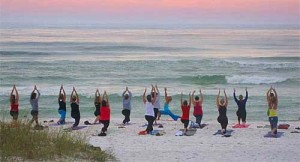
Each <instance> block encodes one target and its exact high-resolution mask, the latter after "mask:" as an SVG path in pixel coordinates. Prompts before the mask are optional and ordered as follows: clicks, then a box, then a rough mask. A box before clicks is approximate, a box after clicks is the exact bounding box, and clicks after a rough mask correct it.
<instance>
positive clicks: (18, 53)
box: [0, 51, 50, 56]
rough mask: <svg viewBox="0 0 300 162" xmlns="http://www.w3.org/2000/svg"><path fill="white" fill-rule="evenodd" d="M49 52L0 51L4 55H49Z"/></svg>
mask: <svg viewBox="0 0 300 162" xmlns="http://www.w3.org/2000/svg"><path fill="white" fill-rule="evenodd" d="M49 54H50V53H47V52H30V51H0V55H2V56H14V55H18V56H19V55H49Z"/></svg>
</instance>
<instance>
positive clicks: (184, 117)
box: [180, 92, 192, 133]
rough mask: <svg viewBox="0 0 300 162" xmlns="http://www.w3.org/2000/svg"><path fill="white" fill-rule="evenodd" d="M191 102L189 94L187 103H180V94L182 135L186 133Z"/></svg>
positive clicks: (185, 101)
mask: <svg viewBox="0 0 300 162" xmlns="http://www.w3.org/2000/svg"><path fill="white" fill-rule="evenodd" d="M191 101H192V97H191V93H189V102H188V101H187V100H184V101H183V102H182V92H181V96H180V105H181V110H182V116H181V122H182V123H183V126H184V131H183V133H185V132H186V131H187V127H188V125H189V122H190V108H191Z"/></svg>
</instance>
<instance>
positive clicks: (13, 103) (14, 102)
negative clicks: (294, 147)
mask: <svg viewBox="0 0 300 162" xmlns="http://www.w3.org/2000/svg"><path fill="white" fill-rule="evenodd" d="M245 90H246V96H245V98H244V97H243V95H239V97H238V99H237V97H236V94H235V89H234V93H233V96H234V100H235V102H236V104H237V106H238V110H237V112H236V115H237V117H238V124H241V123H240V120H242V125H244V124H245V123H246V116H247V113H246V102H247V100H248V91H247V89H245ZM164 91H165V103H164V109H163V110H160V100H159V99H160V91H159V89H158V87H157V85H156V86H153V85H152V89H151V92H150V93H149V94H148V95H146V92H147V89H146V88H145V91H144V93H143V97H142V100H143V102H144V104H145V119H146V121H147V122H148V124H147V128H146V130H145V132H146V133H147V134H150V133H151V131H152V130H153V124H154V123H156V120H159V119H160V117H161V115H170V116H171V117H172V118H173V119H174V120H178V119H179V118H181V122H182V123H183V125H184V131H187V129H188V125H189V122H190V118H189V114H190V108H191V104H192V105H193V106H194V111H193V115H194V117H195V119H196V121H195V122H196V123H197V124H198V126H199V127H201V120H202V117H203V109H202V104H203V101H204V96H203V94H202V92H201V89H200V91H199V92H200V93H199V95H196V96H195V92H196V91H193V93H192V94H191V93H189V99H188V100H183V94H182V93H181V97H180V104H181V110H182V115H181V116H178V115H175V114H173V113H172V112H171V110H170V108H169V104H170V102H171V101H172V96H168V95H167V88H164ZM266 96H267V103H268V111H267V114H268V117H269V122H270V125H271V131H272V135H274V136H275V135H276V133H277V123H278V116H277V105H278V96H277V93H276V90H275V89H274V88H273V87H271V88H270V89H269V90H268V91H267V94H266ZM39 97H40V92H39V90H38V89H37V87H36V86H34V89H33V91H32V92H31V95H30V104H31V107H32V110H31V115H32V119H31V120H30V124H32V123H33V122H34V121H35V122H36V125H39V122H38V114H39V106H38V100H39ZM131 99H132V93H131V91H130V90H129V89H128V87H126V89H125V91H124V92H123V93H122V100H123V109H122V114H123V115H124V120H123V124H127V123H129V122H130V113H131ZM58 105H59V108H58V113H59V114H60V118H59V120H58V121H57V124H65V118H66V93H65V90H64V88H63V85H61V88H60V91H59V95H58ZM94 105H95V112H94V115H95V117H96V118H95V120H94V124H96V123H98V122H99V123H102V124H103V125H104V126H103V128H102V129H101V133H99V136H106V132H107V129H108V127H109V124H110V105H109V100H108V95H107V92H106V91H104V93H103V95H102V96H101V94H100V92H99V90H98V89H97V90H96V92H95V99H94ZM70 106H71V117H72V118H74V120H75V122H74V124H73V126H72V128H74V129H76V127H77V126H78V124H79V122H80V109H79V95H78V93H77V91H76V89H75V87H73V90H72V92H71V95H70ZM10 107H11V109H10V115H11V116H12V118H13V122H15V121H17V119H18V113H19V94H18V90H17V88H16V86H15V85H14V86H13V89H12V91H11V94H10ZM216 107H217V109H218V112H219V116H218V118H217V121H218V122H219V123H220V125H221V128H222V130H221V133H222V134H225V133H226V129H227V125H228V118H227V114H226V113H227V107H228V97H227V95H226V92H225V90H224V97H221V96H220V89H219V92H218V95H217V97H216Z"/></svg>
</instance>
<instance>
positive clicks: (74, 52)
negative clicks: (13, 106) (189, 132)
mask: <svg viewBox="0 0 300 162" xmlns="http://www.w3.org/2000/svg"><path fill="white" fill-rule="evenodd" d="M0 34H1V35H0V38H1V39H0V68H1V71H0V81H1V83H0V96H1V97H0V104H1V105H0V106H1V114H3V115H7V116H8V117H9V94H10V92H11V89H12V86H13V84H16V86H17V89H18V90H19V95H20V106H19V107H20V114H21V116H23V115H28V116H30V115H29V114H30V109H31V106H30V103H29V96H30V93H31V92H32V90H33V87H34V85H37V87H38V89H39V90H40V93H41V97H40V100H39V110H40V116H41V117H47V118H58V113H57V109H58V103H57V97H58V93H59V89H60V85H61V84H63V85H64V88H65V90H66V93H67V117H68V118H70V104H69V97H70V93H71V91H72V87H73V86H75V87H76V90H77V92H78V94H79V96H80V111H81V116H83V117H93V112H94V109H95V108H94V104H93V102H94V93H95V91H96V89H97V88H98V89H99V90H100V93H101V94H103V92H104V91H105V90H106V91H107V93H108V94H109V102H110V105H111V111H112V118H114V117H121V116H122V115H121V110H122V98H121V94H122V93H123V91H124V90H125V87H126V86H128V87H129V90H131V92H132V94H133V98H132V114H131V116H132V117H137V118H139V117H140V118H143V116H144V111H145V110H144V105H143V102H142V94H143V91H144V89H145V87H146V88H147V93H149V92H150V89H151V84H153V85H155V84H157V85H158V88H159V91H160V94H161V96H160V101H161V107H163V104H164V87H167V89H168V95H171V96H172V97H173V100H172V102H171V104H170V109H171V110H172V111H173V112H174V113H175V114H178V115H181V109H180V93H181V92H183V94H184V97H183V98H184V99H187V98H188V93H189V92H191V91H193V90H196V94H198V93H199V89H200V88H201V90H202V92H203V94H204V103H203V111H204V117H203V121H205V120H209V121H211V120H216V118H217V116H218V111H217V108H216V104H215V100H216V95H217V93H218V90H219V88H220V89H221V95H224V94H223V90H224V89H225V90H226V93H227V95H228V98H229V106H228V112H227V114H228V117H229V119H230V120H236V110H237V106H236V104H235V102H234V99H233V88H235V89H236V94H237V95H239V94H242V95H244V96H245V88H247V89H248V92H249V99H248V102H247V120H248V121H266V120H268V118H267V113H266V111H267V102H266V92H267V90H268V89H269V88H270V87H271V86H273V87H274V88H275V89H276V91H277V93H278V100H279V102H278V104H279V105H278V115H279V119H280V120H298V118H299V117H300V106H299V105H300V55H299V54H300V31H299V29H297V28H296V29H295V28H291V29H290V28H277V29H276V28H273V29H268V28H232V29H230V28H215V29H214V28H191V29H188V28H183V29H167V28H163V29H147V28H141V29H137V28H134V29H125V28H124V29H118V28H114V29H108V28H97V27H94V28H90V27H89V28H84V27H83V28H71V27H69V28H55V27H54V28H44V27H39V28H2V29H1V32H0ZM191 110H193V109H191ZM163 118H168V117H163ZM191 118H192V117H191Z"/></svg>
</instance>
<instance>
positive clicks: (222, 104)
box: [216, 89, 228, 134]
mask: <svg viewBox="0 0 300 162" xmlns="http://www.w3.org/2000/svg"><path fill="white" fill-rule="evenodd" d="M224 95H225V98H223V97H222V98H221V100H220V89H219V93H218V96H217V98H216V105H217V108H218V111H219V116H218V122H219V123H220V124H221V127H222V130H221V133H222V134H225V133H226V129H227V125H228V118H227V114H226V112H227V107H228V98H227V95H226V92H225V89H224Z"/></svg>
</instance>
